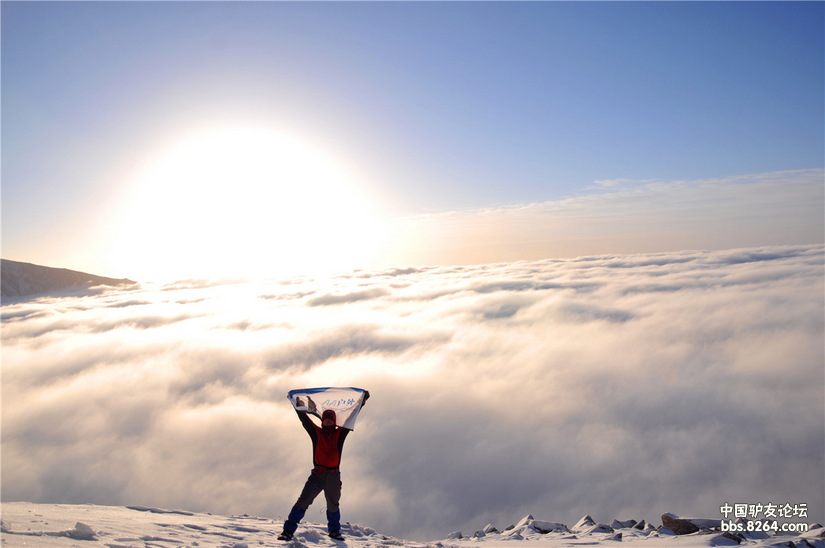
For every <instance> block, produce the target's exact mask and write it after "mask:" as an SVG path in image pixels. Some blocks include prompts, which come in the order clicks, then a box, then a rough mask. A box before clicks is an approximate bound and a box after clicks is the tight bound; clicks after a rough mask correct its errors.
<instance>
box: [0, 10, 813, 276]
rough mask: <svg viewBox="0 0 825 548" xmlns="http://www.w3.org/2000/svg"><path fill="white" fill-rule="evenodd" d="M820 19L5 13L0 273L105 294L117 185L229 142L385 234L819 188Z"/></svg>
mask: <svg viewBox="0 0 825 548" xmlns="http://www.w3.org/2000/svg"><path fill="white" fill-rule="evenodd" d="M823 9H824V8H823V4H822V3H821V2H801V3H794V2H782V3H774V2H756V3H751V2H729V3H728V2H723V3H705V2H700V3H687V2H677V3H659V2H650V3H630V2H616V3H602V2H593V3H588V2H563V3H556V2H535V3H533V2H531V3H504V2H486V3H477V2H466V3H464V2H457V3H446V2H434V3H424V2H410V3H394V2H386V3H353V2H342V3H326V2H320V3H286V2H260V3H236V2H215V3H209V2H182V3H160V2H149V3H130V2H90V3H74V2H58V3H23V2H3V4H2V92H3V94H2V113H3V118H2V126H3V127H2V146H3V148H2V154H3V158H2V159H3V167H2V170H3V171H2V176H3V177H2V179H3V180H2V213H3V254H4V256H6V257H8V258H12V259H18V260H30V261H32V262H41V263H46V264H56V265H58V266H70V267H76V268H78V269H82V268H83V267H84V265H86V264H88V266H87V267H85V268H87V269H89V268H104V269H106V270H107V271H106V272H103V274H112V275H114V274H118V272H114V271H116V270H122V269H124V268H126V267H127V266H126V263H117V262H115V261H108V262H107V261H105V260H102V259H101V257H102V256H109V255H110V253H109V250H110V249H111V248H112V246H116V245H117V243H116V242H115V241H113V240H112V241H107V242H102V241H101V240H100V238H99V235H100V234H101V233H113V231H114V232H116V230H114V229H113V228H112V227H116V226H117V223H118V222H119V221H118V219H120V218H126V217H128V215H125V214H123V215H121V212H122V211H123V208H124V207H125V206H124V202H126V201H128V199H129V196H132V194H131V193H132V192H133V191H134V187H135V186H141V185H143V184H144V183H141V182H134V181H133V180H132V178H133V175H134V172H135V171H136V170H137V168H136V166H138V165H143V164H144V163H145V162H147V161H151V160H147V159H150V158H153V157H157V155H158V154H159V152H158V150H159V147H162V144H163V143H168V142H171V140H173V138H174V137H175V136H178V135H180V134H182V133H185V132H187V131H190V130H191V129H192V128H207V127H209V128H212V127H222V126H223V125H227V124H229V125H233V126H238V125H244V124H249V125H255V126H256V127H260V126H265V127H267V128H270V129H272V130H273V131H278V132H285V133H286V134H289V135H292V136H296V138H300V139H301V140H302V141H304V142H309V143H311V144H312V146H313V147H314V148H315V149H317V150H319V151H322V154H324V155H326V156H329V157H333V158H334V159H335V162H337V163H339V164H343V165H345V166H346V169H347V170H348V172H349V173H350V174H351V175H352V176H351V177H350V179H351V180H352V181H354V183H353V184H354V185H355V187H357V192H358V193H362V194H363V195H367V196H369V197H368V198H367V201H369V202H370V204H371V207H372V208H373V209H374V210H377V211H379V212H380V215H379V216H380V217H381V218H382V219H387V218H392V219H395V218H399V217H403V216H409V215H416V214H422V213H428V214H432V213H444V212H451V211H467V210H479V209H484V208H491V207H493V208H497V207H502V206H507V207H513V206H519V205H523V204H531V203H542V202H553V201H558V200H564V199H568V198H571V197H581V196H585V195H589V194H591V193H592V192H594V190H593V189H594V185H595V183H596V182H597V181H606V180H607V181H615V180H623V181H637V182H638V181H643V182H650V181H659V182H672V181H698V180H707V179H724V178H728V177H735V176H742V175H749V174H764V173H771V172H779V171H793V170H810V169H821V168H823V166H824V165H825V153H824V152H823V151H825V138H824V137H823V134H824V133H825V130H823V121H825V114H824V113H823V105H824V104H825V101H823V97H824V96H825V76H824V75H823V70H825V69H823V67H825V57H823V51H824V50H825V48H823V41H824V40H825V36H823V20H824V19H825V15H824V14H823V13H824V12H823ZM127 180H129V181H132V182H131V183H128V184H127V183H126V182H125V181H127ZM144 182H145V181H144ZM216 186H220V185H216ZM596 186H597V187H598V186H599V185H596ZM232 188H233V185H232V183H227V184H226V185H223V187H222V188H221V190H214V192H217V193H226V192H230V193H231V192H232ZM210 192H213V191H210ZM755 192H756V191H755ZM317 194H319V195H323V194H324V192H323V189H322V188H319V189H318V192H317ZM359 195H361V194H359ZM271 196H272V195H271V194H267V198H268V199H271ZM813 196H814V197H815V198H816V197H818V194H816V192H814V194H813ZM261 198H262V197H259V196H255V193H254V192H252V193H251V195H250V199H251V200H255V199H261ZM163 199H164V198H163V197H162V196H158V197H157V200H163ZM299 208H303V209H304V210H306V211H308V212H309V211H311V209H312V205H311V204H303V205H301V206H299ZM176 209H177V210H186V209H187V205H186V204H185V203H180V204H177V207H176ZM146 215H147V217H150V218H151V216H152V214H151V211H146ZM186 221H187V219H185V218H183V219H182V222H186ZM188 221H189V222H188V225H190V226H196V225H197V224H198V223H199V222H204V221H203V219H200V220H192V219H189V220H188ZM812 224H814V225H817V226H818V224H821V213H820V215H819V218H816V219H813V220H812ZM166 230H167V232H168V231H169V230H170V229H169V227H168V226H167V228H166ZM241 236H242V235H241V234H239V237H241ZM821 237H822V236H821V234H820V235H819V238H820V239H821ZM810 239H811V238H810V237H809V238H808V240H810ZM762 243H799V242H792V241H789V242H761V241H753V242H752V245H761V244H762ZM261 245H265V242H261ZM384 245H385V246H386V245H387V244H386V243H385V244H384ZM674 245H676V243H675V242H674ZM121 247H123V244H121ZM640 250H641V251H644V249H640ZM582 251H583V253H586V252H588V249H582ZM536 254H537V255H541V251H540V250H539V251H537V252H536ZM497 259H498V258H497V257H492V256H491V257H490V261H495V260H497ZM421 260H424V261H426V260H427V257H424V258H422V259H421ZM294 261H295V262H298V263H300V262H301V261H300V258H298V257H296V258H294ZM66 262H70V263H72V264H68V265H67V264H65V263H66ZM144 262H146V261H145V260H144ZM378 262H380V261H378ZM342 266H343V265H342ZM347 266H350V265H347ZM122 275H128V272H122Z"/></svg>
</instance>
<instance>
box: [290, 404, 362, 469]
mask: <svg viewBox="0 0 825 548" xmlns="http://www.w3.org/2000/svg"><path fill="white" fill-rule="evenodd" d="M297 413H298V418H299V419H301V424H302V425H303V426H304V430H306V431H307V434H309V437H310V438H311V439H312V463H313V464H314V465H315V466H316V467H317V466H321V467H323V468H338V466H339V465H340V464H341V451H343V450H344V440H346V439H347V435H348V434H349V433H350V430H348V429H347V428H341V427H339V426H335V427H333V428H330V429H325V428H322V427H320V426H318V425H316V424H315V423H314V422H312V420H311V419H310V418H309V416H308V415H307V412H306V411H298V412H297Z"/></svg>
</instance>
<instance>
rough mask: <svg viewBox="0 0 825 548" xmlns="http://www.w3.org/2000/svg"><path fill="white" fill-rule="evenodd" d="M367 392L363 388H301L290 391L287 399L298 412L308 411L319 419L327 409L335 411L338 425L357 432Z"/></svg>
mask: <svg viewBox="0 0 825 548" xmlns="http://www.w3.org/2000/svg"><path fill="white" fill-rule="evenodd" d="M365 394H366V390H364V389H362V388H353V387H349V388H344V387H334V386H333V387H327V388H301V389H298V390H290V391H289V393H288V394H287V398H289V401H291V402H292V405H293V407H295V410H296V411H306V412H307V413H310V414H311V415H315V416H316V417H318V418H319V419H320V418H321V414H322V413H323V412H324V411H326V410H327V409H332V410H333V411H335V416H336V417H337V420H336V424H337V425H338V426H341V427H343V428H346V429H347V430H355V421H356V419H357V418H358V413H359V412H360V411H361V405H362V404H363V402H364V396H365Z"/></svg>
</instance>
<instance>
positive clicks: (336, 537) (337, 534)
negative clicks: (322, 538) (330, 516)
mask: <svg viewBox="0 0 825 548" xmlns="http://www.w3.org/2000/svg"><path fill="white" fill-rule="evenodd" d="M329 538H331V539H333V540H344V535H342V534H341V531H330V532H329Z"/></svg>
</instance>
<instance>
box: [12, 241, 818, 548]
mask: <svg viewBox="0 0 825 548" xmlns="http://www.w3.org/2000/svg"><path fill="white" fill-rule="evenodd" d="M823 282H825V246H822V245H802V246H781V247H766V248H748V249H735V250H728V251H714V252H709V251H685V252H676V253H659V254H641V255H619V256H611V255H604V256H591V257H582V258H578V259H565V260H544V261H537V262H517V263H503V264H488V265H479V266H441V267H409V268H396V269H390V270H383V271H356V272H351V273H348V274H346V275H341V276H337V277H328V278H323V279H321V278H290V279H287V280H273V281H271V282H255V283H251V282H250V283H240V282H214V281H198V280H189V281H185V282H180V283H176V284H171V285H165V286H155V285H151V284H144V285H141V286H137V287H134V288H131V289H128V290H123V289H112V290H109V291H102V292H101V291H94V292H90V293H89V294H86V295H80V296H73V297H66V296H64V297H41V298H38V299H34V300H28V301H20V302H16V303H4V306H3V308H2V314H3V315H2V488H3V490H2V499H3V501H4V502H6V501H24V500H25V501H33V502H66V503H84V502H89V503H97V504H108V505H122V504H142V505H152V506H160V507H166V508H184V509H188V510H194V511H212V512H216V513H250V514H256V515H268V516H272V517H278V516H283V515H285V514H286V513H287V512H288V511H289V508H290V507H291V505H292V504H293V503H294V501H295V499H296V498H297V496H298V494H299V491H300V488H301V486H302V485H303V481H304V479H305V477H306V475H307V474H308V472H309V469H310V467H311V454H310V453H311V446H310V442H309V439H308V437H307V436H306V433H305V432H304V431H303V429H302V428H301V427H300V424H299V422H298V420H297V418H296V416H295V413H294V412H293V410H292V407H291V405H290V403H289V402H288V401H287V399H286V393H287V391H288V390H290V389H293V388H302V387H310V386H335V385H340V386H358V387H362V388H366V389H368V390H369V391H370V393H371V395H372V397H371V398H370V400H369V402H368V404H367V405H366V407H365V408H364V410H363V412H362V413H361V415H360V417H359V419H358V424H357V425H356V429H355V432H354V433H353V434H352V435H351V436H350V437H349V438H348V440H347V444H346V447H345V450H344V457H343V469H342V470H343V472H342V473H343V481H344V494H343V498H342V513H343V518H344V520H345V521H352V522H354V523H360V524H364V525H368V526H370V527H373V528H374V529H376V530H380V531H384V532H386V533H388V534H392V535H394V536H398V537H402V538H417V539H434V538H444V536H445V535H446V534H447V533H448V532H449V531H451V530H454V529H462V530H464V531H465V532H466V531H469V532H471V531H473V530H475V529H477V528H479V527H480V526H481V525H483V524H484V523H490V522H492V523H495V524H497V526H498V527H499V528H503V527H506V526H507V525H508V523H509V522H513V521H517V520H518V519H519V518H520V517H521V516H523V515H525V514H527V513H534V514H536V515H541V516H542V517H544V518H546V519H552V520H555V521H559V522H562V523H574V522H575V521H576V520H577V519H579V518H580V517H581V516H582V515H584V514H587V513H589V514H591V515H593V517H594V518H595V519H596V520H601V521H604V520H607V521H608V522H609V520H612V519H613V518H619V519H630V518H634V519H647V520H649V521H656V520H658V519H659V516H660V515H661V514H662V513H663V512H674V513H677V514H681V515H691V516H694V517H708V518H717V519H718V518H720V517H721V516H720V512H719V508H720V506H721V505H723V504H724V503H726V502H727V503H730V504H733V503H751V504H756V503H763V504H764V503H768V502H773V503H786V502H787V503H790V504H807V508H808V511H809V515H810V518H811V519H809V520H808V521H810V522H814V521H821V520H822V519H823V515H825V501H823V493H825V479H823V474H822V471H823V469H825V443H824V442H823V437H824V436H825V412H823V410H824V409H825V394H823V387H825V336H823V333H824V332H825V325H824V324H825V287H824V286H823ZM322 511H323V499H322V498H319V499H318V500H317V501H316V503H315V505H314V506H313V507H312V508H310V511H309V513H308V514H307V519H309V520H310V521H316V522H321V521H323V517H322Z"/></svg>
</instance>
